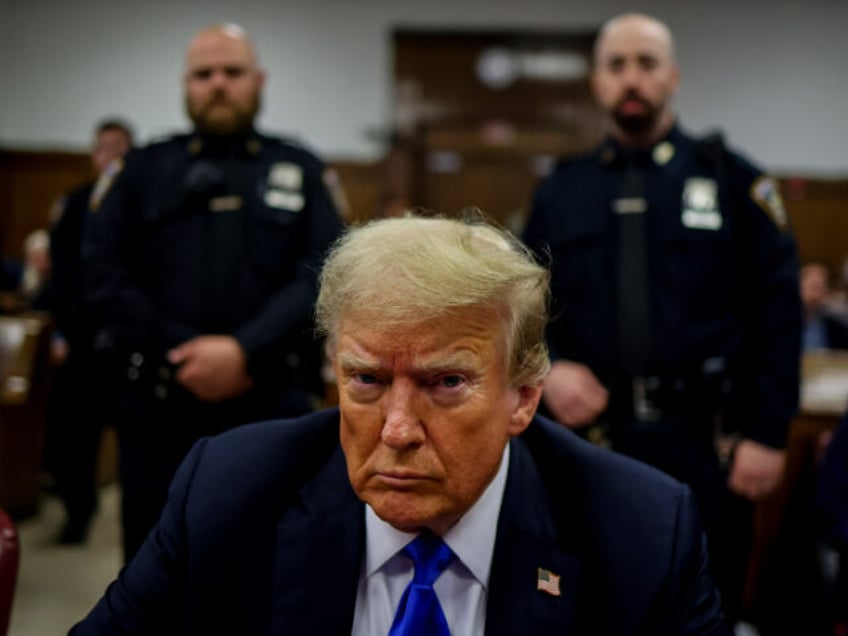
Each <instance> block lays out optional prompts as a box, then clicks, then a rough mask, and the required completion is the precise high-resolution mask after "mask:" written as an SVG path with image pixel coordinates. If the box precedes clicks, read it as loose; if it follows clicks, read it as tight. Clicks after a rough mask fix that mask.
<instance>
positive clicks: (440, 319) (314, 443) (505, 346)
mask: <svg viewBox="0 0 848 636" xmlns="http://www.w3.org/2000/svg"><path fill="white" fill-rule="evenodd" d="M547 299H548V272H547V271H546V270H545V269H544V268H542V267H540V266H539V265H537V264H536V263H535V262H534V260H533V257H532V255H531V254H530V253H529V252H527V251H526V249H525V248H524V247H523V246H522V245H521V244H520V243H519V242H518V241H517V240H516V239H515V238H514V237H512V236H510V235H508V234H505V233H503V232H501V231H500V230H497V229H495V228H493V227H491V226H488V225H485V224H483V223H481V222H479V221H476V222H475V221H467V222H464V221H459V220H447V219H439V218H420V217H408V218H397V219H384V220H380V221H375V222H372V223H370V224H368V225H365V226H362V227H360V228H356V229H352V230H350V231H349V233H348V234H347V235H346V236H345V237H344V238H343V239H342V240H341V242H340V243H338V244H337V245H336V247H335V248H334V249H333V251H332V252H331V253H330V255H329V257H328V259H327V261H326V263H325V265H324V268H323V271H322V274H321V290H320V293H319V299H318V304H317V322H318V326H319V328H320V330H321V331H322V332H323V333H324V334H325V335H326V337H327V350H328V354H329V358H330V360H331V362H332V365H333V369H334V371H335V377H336V379H337V380H336V381H337V384H338V392H339V408H338V409H331V410H326V411H322V412H320V413H316V414H312V415H308V416H306V417H303V418H300V419H295V420H282V421H274V422H263V423H260V424H257V425H254V426H247V427H240V428H238V429H235V430H232V431H229V432H227V433H224V434H223V435H221V436H218V437H214V438H211V439H204V440H202V441H201V442H199V443H198V444H197V445H196V446H195V447H194V449H193V450H192V452H191V453H190V454H189V455H188V457H187V458H186V460H185V462H184V463H183V466H182V467H181V468H180V470H179V471H178V473H177V476H176V478H175V480H174V482H173V484H172V487H171V491H170V496H169V501H168V504H167V506H166V508H165V511H164V513H163V515H162V518H161V520H160V522H159V524H158V526H157V527H156V529H155V530H154V532H153V533H152V534H151V535H150V537H149V538H148V540H147V542H146V543H145V544H144V546H143V547H142V549H141V551H140V552H139V554H138V556H137V557H136V558H135V560H133V561H132V562H131V563H130V564H129V566H128V567H127V568H126V569H125V570H124V571H123V572H122V573H121V575H120V576H119V577H118V579H117V581H116V582H115V583H113V584H112V585H111V586H110V587H109V589H108V590H107V592H106V596H105V597H104V598H103V600H101V601H100V603H98V605H97V606H96V607H95V608H94V609H93V610H92V612H91V613H90V614H89V616H88V617H87V618H86V619H85V620H84V621H83V622H82V623H81V624H80V625H78V626H77V627H76V628H75V629H74V630H72V633H73V634H75V635H76V636H80V635H86V634H111V633H121V634H142V633H163V632H177V633H186V634H209V633H215V634H223V633H227V634H269V633H273V634H322V635H333V634H356V635H360V636H366V635H375V634H391V635H393V636H399V635H409V634H427V635H429V636H443V635H447V634H463V635H470V636H482V635H483V634H489V635H493V634H495V635H497V634H504V635H512V634H546V633H550V634H593V635H604V634H609V635H613V634H616V635H618V634H729V631H728V628H727V626H726V625H725V622H724V620H723V615H722V612H721V608H720V601H719V598H718V594H717V592H716V590H715V588H714V586H713V583H712V580H711V579H710V576H709V573H708V567H707V562H706V549H705V545H704V537H703V533H702V530H701V526H700V523H699V521H698V515H697V511H696V508H695V504H694V501H693V499H692V497H691V494H690V492H689V490H688V489H687V488H686V487H685V486H683V485H681V484H679V483H678V482H675V481H674V480H672V479H670V478H668V477H666V476H665V475H663V474H662V473H660V472H658V471H655V470H654V469H652V468H649V467H647V466H644V465H642V464H639V463H637V462H635V461H633V460H631V459H628V458H625V457H622V456H620V455H616V454H613V453H611V452H609V451H606V450H603V449H599V448H596V447H594V446H592V445H590V444H588V443H586V442H584V441H582V440H580V439H579V438H578V437H577V436H576V435H574V434H573V433H572V432H570V431H567V430H565V429H564V428H562V427H560V426H558V425H556V424H555V423H553V422H551V421H549V420H546V419H544V418H542V417H537V416H535V411H536V407H537V405H538V402H539V399H540V398H541V395H542V379H543V378H544V376H545V373H546V372H547V370H548V354H547V348H546V346H545V342H544V329H545V324H546V322H547Z"/></svg>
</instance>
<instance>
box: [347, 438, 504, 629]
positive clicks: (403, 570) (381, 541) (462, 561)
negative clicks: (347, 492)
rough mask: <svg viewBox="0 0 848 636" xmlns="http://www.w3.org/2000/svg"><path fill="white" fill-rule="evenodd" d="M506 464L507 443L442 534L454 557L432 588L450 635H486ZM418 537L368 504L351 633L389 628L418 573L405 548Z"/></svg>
mask: <svg viewBox="0 0 848 636" xmlns="http://www.w3.org/2000/svg"><path fill="white" fill-rule="evenodd" d="M508 466H509V445H507V446H506V448H505V449H504V453H503V457H502V458H501V465H500V467H499V468H498V472H497V474H496V475H495V477H494V479H492V481H491V483H490V484H489V485H488V486H487V487H486V490H484V491H483V494H482V495H481V496H480V498H479V499H478V500H477V501H476V502H475V503H474V505H473V506H471V508H470V509H469V510H468V512H466V513H465V515H463V517H462V518H461V519H460V520H459V521H457V522H456V523H455V524H454V525H453V526H452V527H451V528H450V530H448V531H447V532H446V533H445V534H444V535H443V536H442V539H443V540H444V542H445V543H447V544H448V546H449V547H450V549H451V550H453V553H454V554H455V555H456V558H455V559H454V560H453V561H452V562H451V564H450V565H449V566H448V568H447V569H446V570H445V571H444V572H443V573H442V574H441V576H439V578H438V579H436V582H435V583H434V584H433V589H434V590H435V591H436V596H437V597H438V598H439V604H440V605H441V606H442V611H443V612H444V613H445V618H446V619H447V622H448V627H449V628H450V633H451V635H452V636H483V632H484V628H485V623H486V596H487V591H488V587H489V572H490V570H491V566H492V553H493V552H494V549H495V534H496V532H497V526H498V516H499V515H500V510H501V501H502V500H503V493H504V487H505V486H506V474H507V468H508ZM416 536H417V535H416V534H410V533H408V532H401V531H400V530H396V529H395V528H393V527H392V526H390V525H389V524H387V523H386V522H385V521H383V520H381V519H380V518H379V517H378V516H377V515H376V513H375V512H374V511H373V510H372V509H371V507H370V506H368V505H366V506H365V556H364V558H363V561H362V569H361V571H360V575H359V588H358V590H357V594H356V611H355V614H354V618H353V631H352V634H353V636H385V635H386V634H388V633H389V629H390V628H391V626H392V621H394V618H395V611H396V610H397V606H398V603H400V599H401V596H403V591H404V590H405V589H406V586H407V584H408V583H409V582H410V581H411V580H412V576H413V574H414V567H413V565H412V562H411V561H410V559H408V558H406V557H405V556H403V554H401V550H402V549H403V547H404V546H405V545H406V544H407V543H409V542H410V541H412V540H413V539H415V537H416Z"/></svg>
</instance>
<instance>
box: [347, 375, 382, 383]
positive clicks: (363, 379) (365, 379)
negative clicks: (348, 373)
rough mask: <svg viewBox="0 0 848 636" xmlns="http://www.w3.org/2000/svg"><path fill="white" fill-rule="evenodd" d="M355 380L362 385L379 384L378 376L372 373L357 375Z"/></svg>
mask: <svg viewBox="0 0 848 636" xmlns="http://www.w3.org/2000/svg"><path fill="white" fill-rule="evenodd" d="M353 379H354V380H356V381H357V382H359V383H360V384H377V383H378V382H379V379H378V378H377V376H376V375H372V374H370V373H357V374H355V375H354V376H353Z"/></svg>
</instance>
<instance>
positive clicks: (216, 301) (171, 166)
mask: <svg viewBox="0 0 848 636" xmlns="http://www.w3.org/2000/svg"><path fill="white" fill-rule="evenodd" d="M264 82H265V74H264V72H263V71H262V70H261V69H260V67H259V65H258V62H257V57H256V53H255V50H254V46H253V44H252V42H251V41H250V39H249V38H248V36H247V35H246V33H245V32H244V31H243V30H242V29H241V28H239V27H238V26H235V25H220V26H214V27H210V28H206V29H203V30H202V31H200V32H199V33H197V35H195V36H194V38H193V39H192V40H191V43H190V44H189V47H188V52H187V56H186V70H185V75H184V88H185V104H186V110H187V113H188V115H189V117H190V118H191V120H192V122H193V124H194V130H193V131H192V132H191V133H189V134H184V135H177V136H175V137H173V138H170V139H168V140H166V141H163V142H161V143H154V144H152V145H150V146H148V147H146V148H143V149H141V150H140V151H138V152H135V153H133V154H131V155H130V156H129V157H128V158H127V161H126V167H125V168H124V170H123V171H122V173H121V174H120V175H119V176H118V178H117V179H116V180H115V182H114V185H113V186H112V188H111V190H110V192H109V193H108V194H107V195H106V197H105V199H104V201H103V203H102V205H101V207H100V209H99V210H98V211H97V212H96V213H94V214H93V218H92V219H91V236H90V237H89V244H88V246H87V254H86V256H87V258H88V259H89V260H90V262H91V268H90V275H89V278H88V280H87V291H88V293H89V295H90V298H91V301H92V302H93V304H94V307H95V308H96V310H97V316H98V327H99V328H100V337H99V341H100V344H101V346H102V347H103V348H107V349H111V350H112V351H113V356H114V358H115V360H117V362H118V364H119V365H120V367H121V373H125V374H126V378H127V389H126V391H125V392H124V395H122V404H123V410H122V416H121V418H120V422H119V423H118V429H119V436H120V448H121V462H120V463H121V481H122V487H123V500H122V503H123V510H122V515H123V526H124V555H125V558H126V559H127V560H129V558H130V557H131V556H132V555H133V554H134V553H135V551H136V550H137V549H138V547H139V545H140V544H141V543H142V542H143V540H144V538H145V536H146V535H147V533H148V531H149V530H150V529H151V528H152V527H153V525H154V524H155V522H156V519H157V518H158V515H159V512H160V510H161V507H162V504H163V503H164V501H165V496H166V489H167V484H168V483H169V481H170V479H171V477H172V476H173V472H174V470H175V469H176V466H177V465H178V463H179V461H180V460H181V459H182V457H183V455H184V454H185V452H186V451H187V450H188V448H189V447H190V446H191V444H192V443H193V442H194V441H195V440H196V439H197V438H198V437H200V436H203V435H207V434H211V433H216V432H219V431H222V430H225V429H228V428H231V427H233V426H236V425H238V424H242V423H245V422H248V421H254V420H257V419H267V418H270V417H278V416H287V415H297V414H301V413H304V412H306V411H308V410H310V409H311V407H312V405H313V402H314V399H313V396H314V392H315V391H316V390H317V389H318V388H320V385H321V383H320V378H319V368H320V356H319V355H318V354H317V348H316V347H315V343H314V342H313V340H312V337H311V333H312V330H311V313H312V308H313V303H314V300H315V295H316V272H317V271H318V269H319V267H320V262H321V257H322V255H323V253H324V252H325V250H326V249H327V247H328V246H329V245H330V244H331V243H332V242H333V241H334V239H335V238H336V237H337V236H338V235H339V233H340V231H341V228H342V223H341V220H340V215H339V211H338V209H337V206H336V205H335V204H334V200H338V197H335V196H334V190H335V189H336V188H337V186H336V183H335V178H334V175H333V174H332V173H331V172H328V170H327V169H326V168H325V166H324V165H323V164H322V163H321V161H320V160H319V159H317V158H316V157H315V156H313V155H312V154H310V153H309V152H307V151H306V150H304V149H303V148H301V147H299V146H297V145H294V144H292V143H288V142H284V141H282V140H280V139H276V138H272V137H268V136H265V135H263V134H260V133H259V132H257V131H256V129H255V128H254V120H255V118H256V115H257V113H258V111H259V107H260V97H261V93H262V88H263V85H264Z"/></svg>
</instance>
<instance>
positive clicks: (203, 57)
mask: <svg viewBox="0 0 848 636" xmlns="http://www.w3.org/2000/svg"><path fill="white" fill-rule="evenodd" d="M184 82H185V99H186V111H187V112H188V115H189V117H190V118H191V120H192V122H194V125H195V128H196V129H197V130H198V131H200V132H202V133H208V134H213V135H232V134H234V133H238V132H242V131H244V130H247V129H249V128H250V127H251V126H252V125H253V121H254V119H255V118H256V115H257V113H258V112H259V107H260V102H261V93H262V87H263V86H264V82H265V74H264V73H263V71H262V70H261V69H260V68H259V65H258V62H257V58H256V50H255V48H254V46H253V43H252V42H251V41H250V38H249V37H248V36H247V33H245V31H244V29H242V28H241V27H240V26H238V25H236V24H220V25H215V26H210V27H206V28H205V29H202V30H201V31H199V32H198V33H197V34H196V35H195V36H194V37H193V38H192V39H191V42H190V43H189V46H188V50H187V52H186V70H185V76H184Z"/></svg>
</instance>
